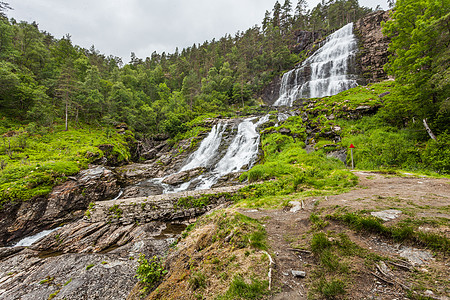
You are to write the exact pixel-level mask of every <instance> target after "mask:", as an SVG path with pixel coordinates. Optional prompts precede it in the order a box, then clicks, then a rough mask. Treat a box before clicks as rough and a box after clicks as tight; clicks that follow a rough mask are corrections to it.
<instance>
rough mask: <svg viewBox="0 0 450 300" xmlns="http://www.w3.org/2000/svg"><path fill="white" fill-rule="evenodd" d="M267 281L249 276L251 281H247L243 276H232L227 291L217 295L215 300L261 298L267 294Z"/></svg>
mask: <svg viewBox="0 0 450 300" xmlns="http://www.w3.org/2000/svg"><path fill="white" fill-rule="evenodd" d="M268 287H269V282H268V281H266V280H264V281H261V280H258V279H256V278H251V283H247V282H246V281H245V280H244V278H242V277H241V276H239V275H237V276H235V277H234V278H233V281H232V282H231V284H230V287H229V289H228V290H227V292H226V293H225V294H224V295H222V296H219V297H217V298H216V299H217V300H234V299H261V298H262V297H263V296H264V295H267V294H269V291H268Z"/></svg>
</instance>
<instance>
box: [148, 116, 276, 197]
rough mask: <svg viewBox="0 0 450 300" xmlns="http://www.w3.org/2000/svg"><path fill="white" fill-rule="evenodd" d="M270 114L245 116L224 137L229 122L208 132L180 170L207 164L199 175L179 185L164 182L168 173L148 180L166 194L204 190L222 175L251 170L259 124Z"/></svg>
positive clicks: (255, 156) (256, 153)
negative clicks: (162, 176)
mask: <svg viewBox="0 0 450 300" xmlns="http://www.w3.org/2000/svg"><path fill="white" fill-rule="evenodd" d="M269 117H270V115H265V116H264V117H261V118H260V119H259V120H258V121H256V119H257V117H252V118H247V119H244V120H242V121H241V122H239V125H238V126H237V130H231V131H230V132H229V133H228V132H227V135H231V136H229V138H227V137H226V136H225V137H224V135H225V131H226V129H227V127H228V126H229V124H227V123H226V122H220V123H218V124H217V125H214V126H213V128H212V129H211V131H210V132H209V134H208V136H207V137H206V138H205V139H203V141H202V142H201V143H200V146H199V148H198V149H197V150H196V151H195V152H194V153H193V154H192V155H191V156H190V157H189V159H188V160H187V163H186V164H185V165H184V166H183V167H182V168H181V169H180V170H179V171H178V172H177V173H181V172H184V171H189V170H192V169H195V168H198V167H205V168H206V171H205V172H204V173H203V174H201V175H200V176H198V177H195V178H192V179H191V180H190V181H188V182H184V183H182V184H179V185H170V184H166V183H164V182H163V181H164V179H166V178H167V177H168V176H166V177H164V178H154V179H151V180H149V181H147V182H148V183H150V184H152V185H156V186H159V187H161V188H162V191H163V193H164V194H168V193H176V192H182V191H185V190H202V189H209V188H211V187H212V186H213V185H214V184H216V183H217V182H218V181H219V179H220V178H221V177H223V176H225V175H227V174H230V173H233V172H238V171H241V170H244V169H245V170H248V169H249V168H250V167H251V166H252V165H253V164H254V162H255V161H256V159H257V157H258V151H259V142H260V136H259V132H258V127H259V126H260V125H262V124H264V123H266V122H267V121H269ZM233 135H234V136H233ZM230 140H231V142H230ZM221 149H222V150H221ZM224 150H226V151H224ZM177 173H175V174H177ZM175 174H171V175H169V176H172V175H175Z"/></svg>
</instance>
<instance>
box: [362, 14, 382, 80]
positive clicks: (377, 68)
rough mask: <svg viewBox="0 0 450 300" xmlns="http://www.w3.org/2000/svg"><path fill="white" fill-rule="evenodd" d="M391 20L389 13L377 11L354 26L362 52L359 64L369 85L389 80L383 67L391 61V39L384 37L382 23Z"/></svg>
mask: <svg viewBox="0 0 450 300" xmlns="http://www.w3.org/2000/svg"><path fill="white" fill-rule="evenodd" d="M388 19H389V11H376V12H374V13H371V14H368V15H367V16H365V17H363V18H361V19H359V20H358V21H357V22H356V23H355V25H354V32H355V34H356V36H357V37H358V41H359V45H360V52H359V55H358V56H359V57H358V59H359V64H360V68H361V72H362V75H363V77H364V78H365V80H366V81H367V83H371V82H377V81H381V80H384V79H387V74H386V72H385V71H384V69H383V67H384V65H385V64H386V63H387V62H388V60H389V52H388V46H389V42H390V39H389V38H388V37H386V36H384V35H383V33H382V31H381V22H386V21H387V20H388Z"/></svg>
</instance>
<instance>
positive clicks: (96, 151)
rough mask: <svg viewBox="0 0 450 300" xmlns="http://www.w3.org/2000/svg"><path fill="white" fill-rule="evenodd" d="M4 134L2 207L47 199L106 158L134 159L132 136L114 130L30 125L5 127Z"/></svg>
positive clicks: (0, 164) (0, 170)
mask: <svg viewBox="0 0 450 300" xmlns="http://www.w3.org/2000/svg"><path fill="white" fill-rule="evenodd" d="M1 134H2V135H1V143H0V167H1V168H0V207H1V206H3V205H4V204H5V203H8V202H18V201H26V200H29V199H31V198H33V197H38V196H45V195H47V194H48V193H49V192H50V191H51V189H52V187H53V186H55V185H57V184H60V183H62V182H64V181H65V180H66V179H67V177H68V176H72V175H75V174H77V173H78V172H79V171H80V170H81V169H84V168H86V167H87V166H88V164H89V163H91V162H94V161H97V160H99V159H101V158H102V157H104V156H106V157H107V159H108V158H109V159H112V158H114V159H116V160H117V161H119V162H120V161H127V160H129V159H130V152H129V148H128V144H127V139H132V135H131V133H128V132H127V133H125V134H118V133H116V131H115V130H113V129H111V128H105V129H99V128H91V127H86V128H84V129H71V130H69V131H64V130H63V128H59V127H55V128H53V129H51V130H47V129H43V128H36V127H35V126H32V125H29V126H22V127H19V126H17V127H14V128H8V129H5V128H3V132H1ZM101 145H108V146H106V147H103V148H102V147H101ZM109 145H110V146H109ZM99 146H100V148H102V149H104V150H103V151H102V150H100V148H99Z"/></svg>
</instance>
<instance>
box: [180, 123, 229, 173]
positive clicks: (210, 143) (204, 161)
mask: <svg viewBox="0 0 450 300" xmlns="http://www.w3.org/2000/svg"><path fill="white" fill-rule="evenodd" d="M226 128H227V124H222V123H219V124H217V125H214V126H213V128H212V129H211V131H210V132H209V134H208V136H207V137H206V138H205V139H204V140H203V141H202V142H201V144H200V147H199V148H198V149H197V151H195V152H194V153H193V154H192V155H191V157H190V158H189V160H190V162H189V163H188V164H186V165H184V166H183V167H182V168H181V170H180V172H182V171H187V170H191V169H195V168H198V167H209V164H210V162H211V161H212V160H213V159H214V158H215V157H216V155H217V150H218V149H219V146H220V142H221V141H222V135H223V133H224V131H225V129H226Z"/></svg>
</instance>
